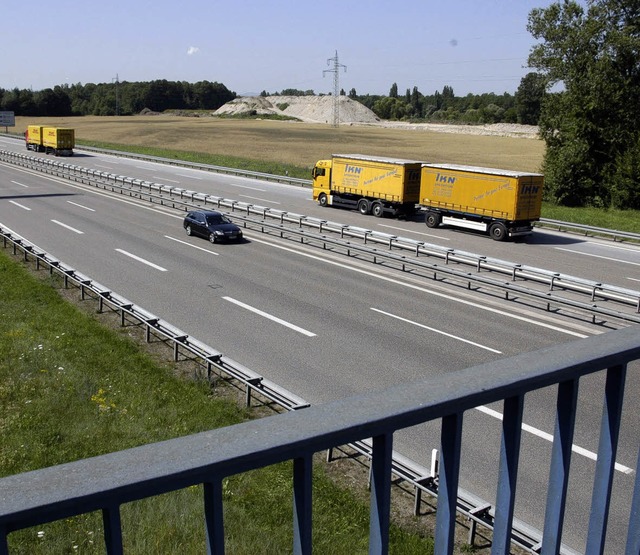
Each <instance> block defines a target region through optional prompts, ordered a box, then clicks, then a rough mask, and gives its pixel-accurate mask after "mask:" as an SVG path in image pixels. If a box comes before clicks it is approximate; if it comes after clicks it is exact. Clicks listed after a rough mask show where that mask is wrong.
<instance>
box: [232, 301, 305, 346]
mask: <svg viewBox="0 0 640 555" xmlns="http://www.w3.org/2000/svg"><path fill="white" fill-rule="evenodd" d="M222 298H223V299H224V300H225V301H229V302H230V303H233V304H236V305H238V306H240V307H242V308H245V309H247V310H249V311H251V312H253V313H255V314H258V315H259V316H263V317H264V318H268V319H269V320H272V321H273V322H276V323H278V324H281V325H283V326H285V327H287V328H289V329H292V330H294V331H297V332H298V333H301V334H302V335H306V336H307V337H315V336H316V334H315V333H313V332H310V331H308V330H305V329H304V328H300V327H298V326H296V325H295V324H291V323H290V322H287V321H285V320H281V319H280V318H277V317H276V316H273V315H272V314H269V313H267V312H263V311H262V310H259V309H257V308H254V307H253V306H250V305H248V304H245V303H243V302H240V301H238V300H236V299H233V298H231V297H222Z"/></svg>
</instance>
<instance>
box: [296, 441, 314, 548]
mask: <svg viewBox="0 0 640 555" xmlns="http://www.w3.org/2000/svg"><path fill="white" fill-rule="evenodd" d="M312 469H313V457H312V455H311V454H309V453H306V454H305V455H304V456H302V457H299V458H297V459H294V460H293V553H294V554H295V555H307V554H308V555H311V551H312V541H311V529H312V509H311V499H312V497H311V486H312V483H313V475H312Z"/></svg>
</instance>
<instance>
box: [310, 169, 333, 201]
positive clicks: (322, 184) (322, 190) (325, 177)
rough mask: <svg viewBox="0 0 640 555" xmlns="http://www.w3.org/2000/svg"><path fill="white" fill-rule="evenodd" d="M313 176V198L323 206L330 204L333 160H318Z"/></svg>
mask: <svg viewBox="0 0 640 555" xmlns="http://www.w3.org/2000/svg"><path fill="white" fill-rule="evenodd" d="M311 176H312V177H313V200H316V201H318V203H319V204H320V205H321V206H327V205H328V204H330V197H331V160H318V162H317V163H316V165H315V166H314V168H313V170H312V172H311Z"/></svg>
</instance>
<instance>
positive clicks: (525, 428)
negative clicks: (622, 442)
mask: <svg viewBox="0 0 640 555" xmlns="http://www.w3.org/2000/svg"><path fill="white" fill-rule="evenodd" d="M476 410H479V411H480V412H482V413H484V414H487V415H489V416H493V418H497V419H498V420H500V421H502V414H500V413H499V412H498V411H497V410H493V409H490V408H489V407H485V406H484V405H480V406H479V407H476ZM522 430H523V431H525V432H529V433H530V434H533V435H534V436H538V437H539V438H542V439H546V440H547V441H549V442H553V436H552V435H551V434H548V433H547V432H543V431H542V430H538V429H537V428H534V427H533V426H529V425H528V424H522ZM571 450H572V451H573V452H574V453H578V455H582V456H583V457H587V458H588V459H591V460H592V461H596V460H598V455H597V454H596V453H594V452H593V451H589V450H588V449H585V448H584V447H580V446H579V445H576V444H575V443H574V444H573V445H572V446H571ZM615 469H616V470H617V471H618V472H622V473H624V474H633V468H629V467H628V466H625V465H623V464H620V463H616V464H615Z"/></svg>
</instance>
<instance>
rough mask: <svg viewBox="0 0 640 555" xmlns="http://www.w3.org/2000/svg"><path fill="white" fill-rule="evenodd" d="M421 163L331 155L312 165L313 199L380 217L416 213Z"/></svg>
mask: <svg viewBox="0 0 640 555" xmlns="http://www.w3.org/2000/svg"><path fill="white" fill-rule="evenodd" d="M421 169H422V162H418V161H415V160H402V159H398V158H381V157H379V156H366V155H363V154H333V155H332V157H331V159H330V160H320V161H318V162H317V163H316V165H315V166H314V168H313V172H312V176H313V199H314V200H316V201H318V204H320V206H335V207H342V208H351V209H355V210H358V211H359V212H360V213H362V214H373V215H374V216H377V217H382V216H384V215H385V214H390V215H393V216H399V215H403V214H404V215H411V214H414V213H415V208H416V203H417V202H418V199H419V195H420V172H421Z"/></svg>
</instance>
